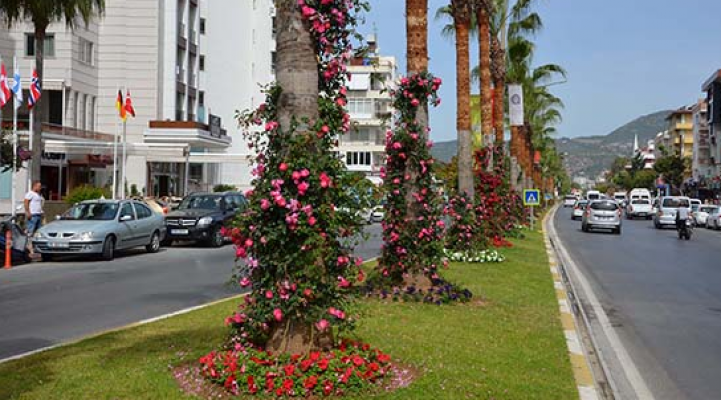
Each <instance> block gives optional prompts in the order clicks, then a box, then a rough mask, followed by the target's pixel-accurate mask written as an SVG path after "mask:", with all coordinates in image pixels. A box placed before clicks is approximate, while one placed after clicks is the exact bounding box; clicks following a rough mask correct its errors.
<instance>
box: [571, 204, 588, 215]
mask: <svg viewBox="0 0 721 400" xmlns="http://www.w3.org/2000/svg"><path fill="white" fill-rule="evenodd" d="M586 206H588V200H577V201H576V204H574V205H573V213H571V219H572V220H576V219H581V218H583V212H584V211H586Z"/></svg>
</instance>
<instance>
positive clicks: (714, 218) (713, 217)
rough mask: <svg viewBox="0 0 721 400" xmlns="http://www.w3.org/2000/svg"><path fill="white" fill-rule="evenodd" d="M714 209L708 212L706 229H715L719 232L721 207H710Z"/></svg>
mask: <svg viewBox="0 0 721 400" xmlns="http://www.w3.org/2000/svg"><path fill="white" fill-rule="evenodd" d="M710 207H713V208H712V209H710V210H709V212H708V218H706V228H708V229H714V230H719V229H721V221H719V219H721V207H719V206H710Z"/></svg>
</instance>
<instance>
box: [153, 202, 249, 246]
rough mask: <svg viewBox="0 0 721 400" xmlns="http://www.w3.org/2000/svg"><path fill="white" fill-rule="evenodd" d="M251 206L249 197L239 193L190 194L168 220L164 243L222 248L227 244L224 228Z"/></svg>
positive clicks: (166, 218)
mask: <svg viewBox="0 0 721 400" xmlns="http://www.w3.org/2000/svg"><path fill="white" fill-rule="evenodd" d="M247 205H248V201H247V200H246V199H245V196H243V195H242V194H241V193H237V192H225V193H193V194H191V195H188V196H187V197H185V198H184V199H183V201H182V202H180V205H179V206H178V208H177V209H176V210H174V211H172V212H170V213H168V215H167V216H166V217H165V225H166V227H167V234H166V238H165V243H164V244H165V245H171V244H172V242H173V241H174V240H193V241H196V242H203V243H206V244H207V245H209V246H211V247H220V246H222V245H223V243H224V242H225V237H223V233H222V228H223V227H224V226H229V225H230V222H232V220H233V218H234V217H235V216H236V215H237V214H238V212H241V211H244V210H245V209H246V207H247Z"/></svg>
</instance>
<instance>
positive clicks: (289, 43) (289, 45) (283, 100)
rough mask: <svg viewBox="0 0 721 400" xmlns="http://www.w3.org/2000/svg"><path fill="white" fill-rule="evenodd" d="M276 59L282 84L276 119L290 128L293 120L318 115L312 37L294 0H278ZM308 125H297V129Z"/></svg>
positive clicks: (316, 65)
mask: <svg viewBox="0 0 721 400" xmlns="http://www.w3.org/2000/svg"><path fill="white" fill-rule="evenodd" d="M275 3H276V8H277V18H278V27H279V29H278V35H277V37H278V39H277V54H278V63H277V69H276V71H277V72H276V78H277V83H278V86H279V87H281V88H282V90H283V91H282V93H281V97H280V100H279V108H278V123H279V124H280V127H281V128H282V129H284V130H290V129H291V125H292V123H293V121H295V122H296V123H301V124H302V123H304V122H303V121H315V120H317V119H318V60H317V55H316V48H315V40H314V39H313V37H312V35H311V33H310V30H309V29H308V27H307V26H306V23H305V21H304V20H303V17H302V15H301V14H300V12H299V11H298V10H297V2H296V1H293V0H277V1H276V2H275ZM306 129H307V128H305V127H304V126H299V127H298V129H297V131H298V132H304V131H305V130H306Z"/></svg>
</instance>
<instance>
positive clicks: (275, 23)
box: [273, 15, 278, 39]
mask: <svg viewBox="0 0 721 400" xmlns="http://www.w3.org/2000/svg"><path fill="white" fill-rule="evenodd" d="M277 33H278V21H277V18H276V17H275V15H274V16H273V39H275V35H276V34H277Z"/></svg>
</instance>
